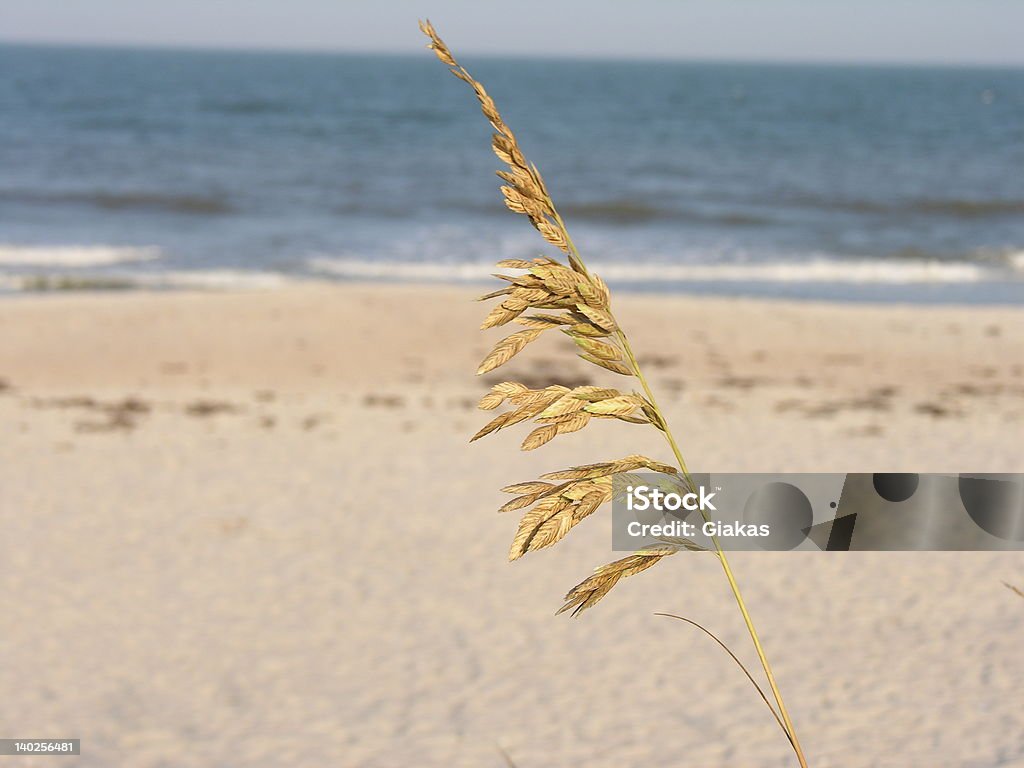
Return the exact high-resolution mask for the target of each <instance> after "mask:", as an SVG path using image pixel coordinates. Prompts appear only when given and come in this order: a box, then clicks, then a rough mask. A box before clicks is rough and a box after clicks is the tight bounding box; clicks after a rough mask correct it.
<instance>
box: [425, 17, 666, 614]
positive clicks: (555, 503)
mask: <svg viewBox="0 0 1024 768" xmlns="http://www.w3.org/2000/svg"><path fill="white" fill-rule="evenodd" d="M420 29H421V30H422V31H423V33H424V34H425V35H427V37H429V38H430V44H429V47H430V48H431V49H432V50H433V51H434V53H435V54H436V55H437V57H438V58H439V59H440V60H441V61H442V62H443V63H444V64H446V65H447V66H448V67H449V69H450V71H451V73H452V74H453V75H455V76H456V77H457V78H459V79H460V80H462V81H463V82H465V83H467V84H468V85H469V86H470V87H471V88H472V89H473V91H474V93H475V94H476V97H477V100H478V101H479V103H480V108H481V110H482V111H483V114H484V116H485V117H486V118H487V119H488V120H489V121H490V123H491V126H492V127H493V129H494V131H495V133H494V135H493V137H492V148H493V149H494V152H495V154H496V155H497V156H498V159H499V160H501V162H502V163H504V164H505V165H506V168H504V169H502V170H499V171H498V176H499V177H500V178H501V179H502V181H503V182H504V185H502V186H501V193H502V196H503V198H504V202H505V205H506V207H508V208H509V210H511V211H513V212H514V213H519V214H522V215H525V216H526V217H527V218H528V219H529V220H530V222H531V223H532V224H533V226H534V227H535V228H536V229H537V230H538V231H539V232H540V234H541V235H542V236H543V237H544V239H545V240H546V241H547V242H548V243H550V244H551V245H554V246H556V247H557V248H558V249H560V250H561V251H563V252H564V253H566V254H567V256H568V264H563V263H561V262H560V261H558V260H556V259H553V258H550V257H547V256H540V257H538V258H534V259H506V260H503V261H500V262H498V265H497V266H498V267H499V268H500V269H503V270H510V271H513V273H512V274H509V273H507V272H504V273H499V274H496V275H495V277H496V278H498V279H500V280H503V281H504V282H505V283H506V284H505V285H504V286H502V287H501V288H498V289H496V290H494V291H491V292H489V293H487V294H485V295H484V296H481V297H480V300H481V301H485V300H492V299H498V303H497V304H496V305H495V306H494V307H493V308H492V309H491V310H490V312H489V313H488V314H487V316H486V317H485V318H484V320H483V323H482V324H481V326H480V327H481V329H489V328H498V327H501V326H505V325H508V324H509V323H515V324H517V325H520V326H522V329H521V330H517V331H515V332H514V333H512V334H510V335H508V336H506V337H505V338H503V339H502V340H501V341H499V342H498V343H497V344H496V345H495V346H494V348H493V349H492V350H491V351H490V352H489V353H488V354H487V355H486V357H484V359H483V360H482V361H481V362H480V365H479V366H478V368H477V374H484V373H488V372H490V371H493V370H495V369H497V368H499V367H501V366H502V365H504V364H505V363H507V362H508V361H509V360H511V359H512V358H513V357H515V356H516V355H518V354H519V353H520V352H522V351H523V349H525V348H526V346H527V345H529V344H531V343H532V342H534V341H536V340H537V339H538V338H539V337H540V336H541V335H542V334H543V333H544V332H545V331H547V330H550V329H553V328H555V329H558V330H559V331H561V332H562V333H563V334H565V335H566V336H568V337H569V338H570V339H571V340H572V342H573V343H574V344H575V345H576V348H577V354H578V356H579V357H580V358H582V359H583V360H585V361H587V362H589V363H591V364H593V365H596V366H598V367H600V368H602V369H604V370H607V371H610V372H613V373H616V374H619V375H622V376H632V377H638V378H639V370H638V367H637V364H636V360H635V359H634V358H633V356H632V354H631V353H630V352H629V350H628V345H627V342H626V339H625V336H624V335H623V334H622V333H621V330H620V328H619V325H618V323H617V322H616V320H615V316H614V315H613V313H612V309H611V293H610V291H609V290H608V286H607V284H605V282H604V281H603V280H602V279H601V278H600V277H598V276H597V275H595V274H593V273H591V272H589V271H588V270H587V269H586V267H585V266H584V264H583V262H582V260H581V259H580V258H579V254H578V252H577V251H576V248H575V246H574V245H573V243H572V240H571V238H570V237H569V234H568V232H567V231H566V229H565V225H564V223H563V222H562V219H561V217H560V216H559V215H558V212H557V210H556V208H555V205H554V203H553V202H552V200H551V197H550V195H549V194H548V190H547V187H546V186H545V184H544V180H543V178H542V177H541V175H540V172H539V171H538V170H537V167H536V166H535V165H533V164H532V163H529V162H528V161H527V159H526V156H525V155H524V153H523V151H522V149H521V148H520V146H519V142H518V140H517V139H516V136H515V134H514V133H513V132H512V130H511V129H510V128H509V127H508V125H507V124H506V123H505V121H504V120H503V119H502V117H501V113H500V112H499V111H498V109H497V107H496V106H495V103H494V100H493V99H492V98H491V96H490V94H488V93H487V91H486V89H485V88H484V87H483V85H481V84H480V83H479V82H477V81H476V80H474V79H473V77H472V76H471V75H470V74H469V72H467V71H466V69H465V68H464V67H462V66H461V65H460V64H459V63H458V61H457V60H456V59H455V57H454V55H453V54H452V52H451V50H450V49H449V48H448V46H447V45H445V43H444V41H442V40H441V38H440V37H439V36H438V34H437V32H436V30H435V29H434V28H433V26H432V25H431V24H430V22H429V21H425V22H420ZM640 381H641V382H642V383H643V384H644V388H645V391H646V383H644V382H643V379H642V378H641V379H640ZM506 403H507V404H508V406H509V407H508V409H507V410H505V411H504V412H503V413H500V414H498V415H497V416H495V417H494V418H493V419H491V421H490V422H488V423H487V424H486V425H484V426H483V427H482V428H481V429H480V430H479V431H478V432H477V433H476V434H475V435H473V437H472V438H471V440H478V439H480V438H481V437H484V436H486V435H489V434H491V433H493V432H498V431H500V430H502V429H505V428H506V427H511V426H513V425H515V424H519V423H522V422H525V421H532V422H533V429H532V431H530V432H529V433H528V434H527V435H526V437H525V439H524V440H523V442H522V449H523V450H524V451H532V450H535V449H537V448H539V447H541V446H543V445H545V444H546V443H548V442H550V441H551V440H553V439H554V438H555V437H557V436H559V435H564V434H570V433H573V432H579V431H580V430H582V429H584V428H585V427H586V426H587V425H588V424H590V422H592V421H593V420H595V419H613V420H618V421H625V422H628V423H632V424H651V425H653V426H655V427H656V428H658V429H661V430H664V429H665V427H664V421H663V419H662V417H661V415H660V413H659V412H658V409H657V407H656V406H655V405H654V404H653V402H652V400H651V399H650V398H649V397H646V396H645V395H643V394H640V393H639V392H622V391H620V390H618V389H614V388H611V387H601V386H582V387H575V388H571V389H570V388H568V387H564V386H560V385H552V386H548V387H544V388H542V389H530V388H529V387H527V386H525V385H524V384H520V383H517V382H512V381H506V382H502V383H500V384H496V385H495V386H493V387H492V388H491V390H490V392H488V393H487V394H486V395H484V397H483V398H482V399H481V400H480V403H479V407H480V408H481V409H482V410H496V409H498V408H500V407H501V406H503V405H504V404H506ZM638 469H646V470H650V471H655V472H664V473H669V474H672V475H677V474H678V470H676V469H675V468H673V467H671V466H669V465H666V464H661V463H659V462H656V461H653V460H651V459H647V458H645V457H642V456H628V457H626V458H624V459H619V460H617V461H610V462H599V463H597V464H589V465H583V466H579V467H572V468H570V469H568V470H562V471H560V472H553V473H549V474H547V475H544V476H543V478H542V479H541V480H538V481H531V482H528V483H519V484H517V485H513V486H509V487H508V488H506V489H505V490H506V491H508V492H510V493H517V494H518V495H517V497H516V498H515V499H513V500H512V501H510V502H508V503H506V504H505V505H504V506H502V508H501V509H502V511H513V510H520V509H523V510H526V511H525V512H524V513H523V516H522V519H521V520H520V523H519V526H518V529H517V531H516V534H515V537H514V539H513V542H512V546H511V548H510V550H509V558H510V559H511V560H516V559H518V558H520V557H522V556H523V555H524V554H526V553H527V552H531V551H534V550H537V549H541V548H543V547H548V546H551V545H552V544H555V543H556V542H558V541H560V540H561V539H562V538H563V537H564V536H565V535H566V534H567V533H568V532H569V531H570V530H572V528H573V527H575V526H576V525H577V524H578V523H579V522H581V521H582V520H584V519H585V518H587V517H589V516H590V515H591V514H593V513H594V512H595V511H596V510H597V509H598V508H599V507H600V506H601V505H602V504H604V503H606V502H607V501H609V500H611V498H612V496H613V493H614V491H613V483H612V476H613V475H615V474H616V473H620V472H630V471H634V470H638ZM550 481H555V482H550ZM666 546H668V545H666ZM667 553H668V552H667V550H666V552H665V553H663V554H661V555H659V556H654V555H653V554H652V553H651V552H644V553H638V554H636V555H634V556H631V557H634V558H639V559H638V560H636V562H635V563H633V564H632V565H630V566H629V567H625V568H618V570H615V569H613V570H612V571H608V572H607V573H606V574H605V576H604V577H602V580H601V584H602V585H603V589H604V591H603V592H601V595H603V594H604V593H605V592H607V591H608V590H609V589H611V587H612V586H613V585H614V583H615V582H616V581H617V580H618V579H619V578H621V577H622V576H623V575H629V574H631V573H638V572H639V571H640V570H644V569H646V568H648V567H650V566H651V565H653V564H654V563H656V562H657V561H658V560H660V559H661V557H664V555H665V554H667ZM628 559H629V558H627V560H628ZM622 562H624V561H619V563H622ZM631 562H633V561H631ZM614 565H616V564H613V566H614ZM641 566H642V567H641ZM606 568H612V566H606ZM615 573H618V575H617V576H615V575H613V574H615ZM592 578H594V577H592ZM597 599H599V598H592V599H585V600H584V601H582V603H580V606H581V607H579V608H578V610H577V611H576V612H578V611H579V610H582V609H583V608H586V607H589V606H590V605H593V604H594V603H595V602H597Z"/></svg>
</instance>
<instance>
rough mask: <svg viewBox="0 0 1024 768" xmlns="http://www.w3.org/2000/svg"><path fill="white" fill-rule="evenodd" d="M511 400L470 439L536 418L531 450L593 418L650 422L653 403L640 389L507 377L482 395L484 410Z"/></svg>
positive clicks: (528, 444)
mask: <svg viewBox="0 0 1024 768" xmlns="http://www.w3.org/2000/svg"><path fill="white" fill-rule="evenodd" d="M506 400H507V401H508V403H509V405H510V406H512V409H511V410H509V411H506V412H505V413H503V414H501V415H500V416H497V417H495V418H494V419H492V420H491V421H489V422H488V423H487V424H485V425H484V427H483V428H482V429H480V431H479V432H477V433H476V434H475V435H473V437H472V438H470V442H473V441H474V440H479V439H480V438H481V437H485V436H486V435H489V434H491V433H492V432H497V431H498V430H501V429H504V428H505V427H510V426H512V425H513V424H519V423H520V422H523V421H527V420H528V419H533V420H534V421H535V422H536V424H537V425H538V426H537V427H535V428H534V430H533V432H531V433H530V434H529V435H527V437H526V439H525V440H524V441H523V445H522V448H523V450H524V451H532V450H533V449H534V448H539V447H540V446H542V445H544V443H546V442H548V441H549V440H551V439H553V438H554V437H556V436H557V435H564V434H568V433H570V432H578V431H579V430H581V429H583V428H584V427H585V426H587V424H588V423H589V422H590V420H591V419H618V420H620V421H626V422H629V423H631V424H649V423H652V422H651V417H650V416H649V415H648V414H652V415H653V414H654V413H655V411H654V407H653V406H652V405H651V404H650V403H649V402H648V401H647V399H646V398H644V396H643V395H641V394H639V393H636V392H634V393H632V394H623V393H622V392H619V390H617V389H611V388H608V387H594V386H581V387H574V388H573V389H569V388H568V387H563V386H561V385H557V384H556V385H552V386H550V387H545V388H544V389H530V388H528V387H527V386H526V385H525V384H519V383H517V382H511V381H506V382H502V383H501V384H496V385H494V387H492V388H491V391H490V392H488V393H487V394H486V395H484V396H483V398H481V400H480V402H479V404H478V407H479V408H480V409H481V410H485V411H489V410H494V409H495V408H498V407H499V406H501V405H502V404H503V403H504V402H505V401H506Z"/></svg>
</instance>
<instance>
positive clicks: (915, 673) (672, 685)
mask: <svg viewBox="0 0 1024 768" xmlns="http://www.w3.org/2000/svg"><path fill="white" fill-rule="evenodd" d="M480 292H482V291H479V290H477V287H475V286H468V287H436V286H427V287H421V286H413V285H402V286H397V285H344V286H324V285H302V286H296V287H290V288H285V289H281V290H276V291H266V292H247V293H146V292H136V293H123V294H119V293H113V294H53V295H22V296H17V297H11V298H6V299H4V300H3V301H0V329H2V330H0V424H2V432H0V435H2V437H0V523H2V526H3V531H4V535H3V536H2V537H0V563H2V565H0V588H2V593H3V595H4V597H5V606H4V620H5V631H4V632H2V633H0V657H2V658H3V659H4V664H3V671H2V673H0V679H2V680H3V683H4V685H3V689H4V690H5V691H7V695H4V696H2V697H0V723H4V724H5V725H4V730H5V731H8V730H9V731H12V732H11V733H10V734H7V733H5V734H3V735H5V736H6V735H10V736H25V737H42V736H45V737H51V736H52V737H69V738H80V739H81V740H82V751H83V756H82V757H81V758H79V759H69V758H52V759H51V758H38V759H37V760H36V761H34V762H33V765H36V764H38V765H48V764H50V763H52V764H53V765H71V764H76V765H82V766H96V767H97V768H99V767H101V766H102V767H106V766H132V767H133V768H156V766H211V765H231V766H267V767H268V768H269V767H270V766H299V765H331V766H339V768H355V767H359V768H371V767H372V768H401V767H403V766H421V767H423V768H430V767H433V766H437V767H438V768H441V767H442V766H444V767H445V768H449V767H451V766H467V767H468V766H474V767H478V766H504V765H506V764H507V763H506V762H505V758H504V757H503V756H502V751H504V752H506V753H507V754H508V755H509V756H510V757H511V759H512V760H513V761H514V763H515V765H516V766H517V767H518V768H534V767H539V766H588V768H600V767H602V766H622V765H646V766H670V765H672V766H675V765H695V766H724V765H730V766H789V765H792V764H793V760H792V754H791V752H790V751H789V749H788V745H787V744H786V742H785V739H784V737H783V736H782V734H781V733H780V732H779V730H778V728H777V726H776V725H775V723H774V722H773V721H772V719H771V716H770V714H769V713H768V712H767V711H766V710H765V709H764V708H763V706H762V704H761V703H760V702H759V700H758V699H757V698H756V694H754V693H753V692H752V690H751V689H749V687H748V683H747V682H746V681H745V679H744V678H743V677H742V675H741V673H740V672H739V671H738V670H737V669H736V668H735V667H734V666H733V665H732V663H731V662H730V661H729V659H728V658H727V657H726V656H725V655H724V654H723V653H722V651H721V650H720V649H718V648H717V647H715V646H714V645H713V644H712V643H711V642H710V641H709V640H708V639H707V638H706V637H704V636H702V635H700V634H699V633H697V632H696V631H695V630H693V629H692V628H689V627H687V626H684V625H682V624H679V623H676V622H671V621H669V620H666V619H662V618H657V617H655V616H653V615H652V614H653V613H654V612H655V611H672V612H678V613H682V614H684V615H686V616H690V617H692V618H694V619H697V620H699V621H701V622H702V623H704V624H706V625H707V626H709V627H710V628H712V629H713V630H714V631H716V632H718V633H719V634H720V635H721V637H722V638H723V639H724V640H725V641H726V642H728V643H730V644H731V645H732V646H733V647H734V648H735V649H737V651H738V652H740V654H741V656H742V657H743V658H744V660H747V661H750V662H752V663H753V664H754V666H756V659H755V658H754V657H753V654H752V652H750V649H749V642H748V641H747V638H746V637H745V634H744V629H743V626H742V623H741V622H740V619H739V617H738V615H737V612H736V609H735V604H733V603H731V602H730V600H731V597H730V595H729V592H728V588H727V586H726V584H725V583H724V580H723V579H722V575H721V572H720V569H719V568H718V566H717V564H716V563H715V562H713V561H712V560H711V559H710V558H706V557H705V556H703V555H701V554H693V555H692V556H691V555H685V556H680V557H676V558H673V561H674V562H668V563H666V564H664V565H663V566H660V567H659V568H656V569H652V571H650V572H649V573H645V574H643V575H641V576H638V577H637V578H635V579H630V580H629V581H628V582H625V583H623V584H621V585H620V586H618V587H617V588H616V589H615V591H614V592H613V593H612V594H611V595H610V596H609V597H608V598H607V599H606V600H605V601H604V602H603V603H602V604H601V605H599V606H597V607H596V608H595V609H594V610H592V611H590V612H588V613H586V614H584V615H583V616H582V617H581V618H579V619H576V620H570V619H568V618H566V617H564V616H562V617H558V618H556V617H554V615H553V614H554V611H555V610H556V609H557V608H558V607H559V605H560V598H561V596H562V595H563V594H564V592H565V591H566V590H567V589H568V588H569V587H571V586H572V585H574V584H576V583H577V582H578V581H580V580H581V579H583V578H584V577H585V576H586V575H588V574H589V573H590V571H591V569H593V568H594V567H595V566H597V565H600V564H602V563H604V562H607V561H608V560H610V559H614V557H613V555H612V553H611V552H610V551H609V528H608V524H607V523H608V521H607V517H606V514H607V513H605V514H604V515H597V516H595V518H594V519H593V520H590V521H587V523H586V524H583V525H581V526H580V527H579V529H578V530H577V531H574V532H573V535H572V536H570V537H569V538H567V539H566V541H565V542H563V543H562V544H560V545H559V546H558V547H556V548H554V549H552V550H545V551H543V552H540V553H536V554H531V555H529V556H528V557H526V558H524V559H523V560H522V561H520V562H516V563H514V564H511V565H510V564H509V563H507V562H506V561H505V555H506V552H507V548H508V543H509V540H510V538H511V536H512V533H513V530H514V527H515V520H514V519H513V518H512V517H499V516H497V515H496V514H494V509H496V508H497V507H498V505H499V504H500V503H501V502H502V500H503V497H502V495H501V494H500V493H499V492H498V489H499V488H500V487H501V486H503V485H506V484H508V483H510V482H515V481H522V480H528V479H532V478H534V477H536V475H537V474H538V473H539V472H543V471H547V470H550V469H556V468H561V467H565V466H569V465H571V464H578V463H583V462H587V461H597V460H602V459H610V458H617V457H619V456H624V455H627V454H629V453H637V452H639V453H645V454H647V455H651V456H653V457H656V458H668V456H667V452H666V450H665V448H664V446H663V445H662V444H661V442H660V440H659V438H658V435H657V434H656V433H654V431H653V430H649V429H645V428H641V427H634V426H630V425H625V424H603V423H602V424H598V425H595V426H594V427H590V428H588V430H587V431H586V433H585V434H586V436H585V437H584V436H583V435H582V434H580V435H570V436H566V437H564V438H559V440H557V441H555V442H553V443H552V444H551V445H550V446H547V447H545V448H544V449H542V450H539V451H536V452H533V453H530V454H521V453H518V452H517V450H516V449H517V446H518V443H519V441H520V440H521V438H522V434H524V433H525V432H524V430H520V429H516V430H514V431H515V434H514V435H511V434H508V435H506V434H499V435H496V436H493V437H491V438H488V439H487V440H484V441H481V442H479V443H474V444H472V445H470V444H469V443H468V442H467V441H468V437H469V436H470V435H471V434H472V433H473V432H474V431H475V430H476V429H477V428H478V427H479V426H480V425H481V424H482V423H484V421H486V417H485V416H484V415H483V414H481V413H479V412H478V411H476V410H475V403H476V401H477V399H478V398H479V397H480V396H481V394H482V393H483V392H484V391H485V389H486V387H487V386H488V385H490V384H493V383H495V382H497V381H501V380H504V379H508V378H512V379H517V380H520V381H524V382H525V383H527V384H531V385H541V386H543V385H547V384H550V383H555V382H559V383H566V384H570V383H571V384H579V383H584V382H586V381H591V382H593V383H599V382H601V381H606V380H607V379H605V378H603V377H602V376H601V373H600V372H599V371H598V370H597V369H596V368H593V367H592V366H586V365H585V364H583V363H582V362H579V361H574V360H573V358H572V357H571V354H570V352H569V350H568V349H567V346H568V345H567V342H563V341H559V340H555V339H542V340H541V341H538V342H537V343H536V344H535V345H533V346H532V347H531V348H530V349H528V350H527V352H525V353H524V354H523V355H522V356H521V359H517V360H515V361H513V362H512V363H510V364H509V366H507V367H506V368H503V369H501V371H499V372H497V373H495V374H491V375H488V376H485V377H482V378H474V376H473V370H474V369H475V367H476V363H477V362H478V361H479V359H480V358H481V357H483V355H484V354H485V353H486V351H487V350H488V348H489V347H490V344H491V343H492V341H493V340H496V339H497V338H498V337H499V335H498V334H499V332H488V333H482V332H480V331H477V330H476V328H477V326H478V325H479V322H480V319H481V317H482V315H483V313H484V308H483V307H482V306H481V305H479V304H476V303H474V302H473V301H472V299H473V298H474V297H475V296H476V295H477V294H478V293H480ZM616 313H617V315H618V317H619V319H620V320H621V322H622V323H623V325H624V326H625V327H626V328H627V330H628V331H629V333H630V335H631V337H632V338H633V341H634V346H635V347H636V348H637V352H638V355H639V356H640V359H641V362H642V364H644V365H645V366H646V368H647V369H648V371H649V374H650V377H651V379H652V384H653V386H654V388H655V391H656V392H658V393H659V395H660V396H661V398H662V400H663V401H664V402H663V405H664V407H665V409H666V411H668V413H669V415H670V419H671V421H672V423H673V425H674V426H675V430H676V432H677V435H678V436H679V437H680V438H681V440H682V442H683V444H684V450H685V453H686V455H687V458H688V461H689V462H690V464H691V466H692V467H693V468H694V469H696V470H704V471H719V472H724V471H762V472H773V471H927V472H947V471H948V472H957V471H967V470H973V471H986V472H1019V471H1022V470H1024V460H1022V456H1021V450H1020V444H1021V435H1022V432H1024V310H1021V309H1007V308H997V307H970V308H951V307H901V306H874V305H855V304H848V305H831V304H824V303H812V302H807V303H787V302H774V301H753V300H730V299H721V298H719V299H710V298H707V299H695V298H686V297H682V296H674V297H668V296H665V297H662V296H657V295H624V296H619V297H617V298H616ZM609 378H612V377H611V375H610V374H609ZM510 431H512V430H510ZM734 566H735V570H736V572H737V576H738V578H739V581H740V583H741V585H742V586H743V588H744V592H745V594H746V596H747V599H748V601H749V604H750V607H751V610H752V612H753V614H754V618H755V620H756V621H757V623H758V626H759V628H760V629H761V631H762V633H763V638H762V639H763V640H764V642H765V644H766V647H767V650H768V653H769V655H770V657H771V659H772V662H773V665H774V666H775V669H776V673H777V675H778V677H779V681H780V685H781V687H782V690H783V693H784V694H785V696H786V699H787V703H788V704H789V706H790V708H791V710H792V712H791V714H792V715H793V718H794V720H795V722H796V724H797V728H798V729H799V732H800V736H801V739H802V741H803V743H804V747H805V750H806V752H807V754H808V757H809V758H810V761H811V764H812V765H814V766H816V767H818V768H823V767H825V766H834V767H836V768H857V767H858V766H911V765H914V766H976V767H978V768H981V767H982V766H984V767H992V766H1001V767H1004V768H1009V767H1011V766H1015V767H1016V768H1021V767H1022V766H1024V708H1022V707H1021V693H1020V681H1021V680H1022V679H1024V656H1022V654H1021V652H1020V647H1021V642H1022V639H1024V601H1022V600H1021V599H1020V598H1019V597H1017V596H1016V595H1014V594H1013V593H1011V592H1010V591H1009V590H1007V589H1005V588H1004V587H1003V586H1002V585H1001V584H1000V582H1001V581H1002V580H1006V581H1010V582H1013V583H1018V584H1024V558H1022V557H1021V556H1020V555H1019V554H1017V553H1011V554H989V553H971V554H929V553H915V554H886V553H852V554H831V555H826V554H822V555H810V554H809V555H799V556H797V555H786V554H767V553H765V554H755V553H749V554H742V555H736V556H735V558H734ZM15 730H16V731H17V733H14V732H13V731H15ZM10 760H13V758H11V759H10ZM4 764H8V763H4ZM11 764H13V763H11ZM18 764H19V765H20V762H19V763H18Z"/></svg>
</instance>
